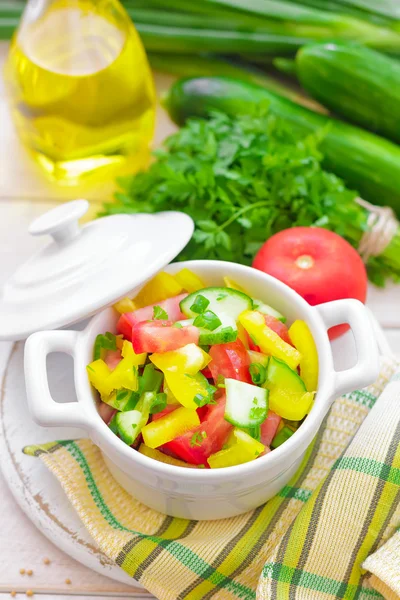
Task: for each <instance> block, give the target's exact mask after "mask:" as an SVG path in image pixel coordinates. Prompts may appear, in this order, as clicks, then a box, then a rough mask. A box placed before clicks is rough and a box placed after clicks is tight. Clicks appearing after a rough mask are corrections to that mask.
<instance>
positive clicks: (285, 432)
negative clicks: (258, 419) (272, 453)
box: [271, 426, 294, 448]
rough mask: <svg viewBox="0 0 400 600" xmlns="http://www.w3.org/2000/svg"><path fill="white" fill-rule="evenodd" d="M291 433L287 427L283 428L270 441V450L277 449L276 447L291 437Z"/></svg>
mask: <svg viewBox="0 0 400 600" xmlns="http://www.w3.org/2000/svg"><path fill="white" fill-rule="evenodd" d="M293 433H294V431H292V430H291V429H290V428H289V427H286V426H285V427H283V428H282V429H281V430H280V431H279V432H278V433H277V434H276V436H275V437H274V439H273V440H272V442H271V448H278V446H281V445H282V444H283V443H284V442H286V441H287V440H288V439H289V438H290V437H292V435H293Z"/></svg>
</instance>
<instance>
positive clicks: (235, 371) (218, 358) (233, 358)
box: [208, 339, 253, 383]
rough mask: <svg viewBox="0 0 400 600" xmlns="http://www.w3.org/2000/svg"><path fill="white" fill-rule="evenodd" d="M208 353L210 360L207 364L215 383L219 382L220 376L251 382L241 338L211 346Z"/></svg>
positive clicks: (247, 356)
mask: <svg viewBox="0 0 400 600" xmlns="http://www.w3.org/2000/svg"><path fill="white" fill-rule="evenodd" d="M209 354H210V356H211V358H212V361H211V362H210V364H209V365H208V366H209V368H210V371H211V373H212V377H213V379H214V382H215V383H219V381H218V377H220V376H222V377H224V378H225V377H226V378H229V379H238V380H240V381H244V382H245V383H253V382H252V379H251V377H250V372H249V365H250V359H249V355H248V354H247V350H246V348H245V346H244V344H243V342H242V341H241V340H239V339H237V340H236V342H230V343H229V344H216V345H215V346H211V348H210V350H209Z"/></svg>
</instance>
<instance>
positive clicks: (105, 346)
mask: <svg viewBox="0 0 400 600" xmlns="http://www.w3.org/2000/svg"><path fill="white" fill-rule="evenodd" d="M116 349H117V336H115V335H114V334H113V333H110V332H109V331H107V333H106V334H105V335H103V334H102V333H99V335H98V336H97V337H96V340H95V342H94V350H93V359H94V360H98V359H99V358H102V352H101V351H102V350H116Z"/></svg>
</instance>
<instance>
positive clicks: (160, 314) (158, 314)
mask: <svg viewBox="0 0 400 600" xmlns="http://www.w3.org/2000/svg"><path fill="white" fill-rule="evenodd" d="M153 319H160V320H162V321H168V313H167V312H165V310H164V309H163V308H161V306H155V307H154V308H153Z"/></svg>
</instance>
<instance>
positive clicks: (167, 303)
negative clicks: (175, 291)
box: [117, 294, 187, 341]
mask: <svg viewBox="0 0 400 600" xmlns="http://www.w3.org/2000/svg"><path fill="white" fill-rule="evenodd" d="M186 296H187V294H180V295H179V296H174V297H173V298H167V300H163V301H162V302H156V303H155V304H150V305H149V306H144V307H143V308H138V310H134V311H133V312H129V313H124V314H122V315H121V316H120V318H119V320H118V324H117V330H118V333H122V334H123V336H124V337H125V338H126V339H127V340H129V341H132V338H131V336H132V327H133V326H134V325H136V324H137V323H141V322H142V321H151V320H152V319H153V314H154V307H155V306H159V307H160V308H162V309H163V310H165V312H166V313H167V315H168V320H169V321H172V322H175V321H180V320H182V319H186V316H185V315H184V314H183V313H182V312H181V309H180V308H179V303H180V302H181V301H182V300H183V299H184V298H186Z"/></svg>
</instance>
